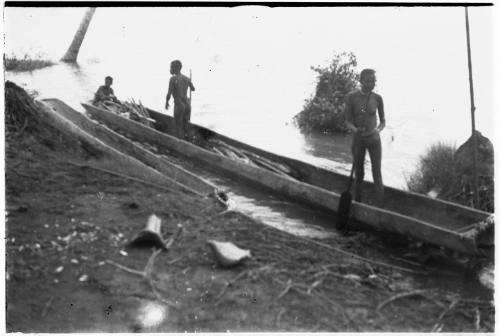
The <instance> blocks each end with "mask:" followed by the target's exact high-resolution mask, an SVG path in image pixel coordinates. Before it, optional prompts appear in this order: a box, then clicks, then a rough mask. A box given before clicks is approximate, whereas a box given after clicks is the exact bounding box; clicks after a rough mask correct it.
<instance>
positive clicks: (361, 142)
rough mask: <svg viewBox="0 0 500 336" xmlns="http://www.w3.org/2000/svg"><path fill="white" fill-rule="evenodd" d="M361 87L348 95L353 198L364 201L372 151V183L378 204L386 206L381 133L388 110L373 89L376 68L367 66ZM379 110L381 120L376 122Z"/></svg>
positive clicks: (347, 116)
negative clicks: (353, 183)
mask: <svg viewBox="0 0 500 336" xmlns="http://www.w3.org/2000/svg"><path fill="white" fill-rule="evenodd" d="M359 81H360V83H361V89H360V90H355V91H353V92H351V93H349V94H348V95H347V96H346V105H345V109H344V114H345V118H346V126H347V128H349V130H351V131H352V132H353V133H354V135H353V141H352V155H353V162H354V163H353V165H354V172H355V190H354V200H356V201H357V202H360V201H361V192H362V184H363V179H364V175H365V168H364V165H365V154H366V151H368V153H369V154H370V160H371V163H372V175H373V182H374V184H375V192H376V196H377V203H378V204H377V205H378V206H383V199H384V185H383V182H382V171H381V170H382V169H381V166H382V143H381V141H380V134H379V133H380V132H381V131H382V130H383V129H384V127H385V112H384V102H383V100H382V96H380V95H379V94H377V93H375V92H373V89H374V88H375V82H376V78H375V71H374V70H372V69H364V70H363V71H361V74H360V76H359ZM377 112H378V119H379V121H380V123H379V124H378V125H377Z"/></svg>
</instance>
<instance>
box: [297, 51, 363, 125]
mask: <svg viewBox="0 0 500 336" xmlns="http://www.w3.org/2000/svg"><path fill="white" fill-rule="evenodd" d="M357 65H358V62H357V59H356V55H354V54H353V53H352V52H344V53H339V54H334V55H333V57H332V61H331V63H330V65H328V66H326V67H320V66H317V67H314V66H312V67H311V70H313V71H314V72H316V73H317V84H316V92H315V93H314V96H313V97H312V98H309V99H307V100H306V101H305V104H304V107H303V109H302V111H301V112H300V113H299V114H297V115H295V116H294V117H293V122H294V124H295V125H296V126H297V127H298V128H299V129H300V131H301V132H302V133H305V134H310V133H347V127H346V126H345V118H344V98H345V96H346V95H347V94H348V93H349V92H350V91H352V90H354V89H355V88H356V85H357V83H358V80H359V74H358V73H357V72H356V71H355V67H356V66H357Z"/></svg>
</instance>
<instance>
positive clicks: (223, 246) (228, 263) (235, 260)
mask: <svg viewBox="0 0 500 336" xmlns="http://www.w3.org/2000/svg"><path fill="white" fill-rule="evenodd" d="M207 244H208V246H210V248H211V250H212V252H213V253H214V255H215V257H216V259H217V262H218V263H219V265H221V266H222V267H232V266H236V265H239V264H241V263H242V262H243V261H245V260H246V259H248V258H250V257H251V254H250V250H244V249H241V248H239V247H238V246H236V245H234V244H233V243H231V242H219V241H216V240H209V241H207Z"/></svg>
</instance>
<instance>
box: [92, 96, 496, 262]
mask: <svg viewBox="0 0 500 336" xmlns="http://www.w3.org/2000/svg"><path fill="white" fill-rule="evenodd" d="M83 106H84V107H85V109H86V111H87V113H88V114H89V115H90V116H91V117H92V118H94V119H97V120H99V121H101V122H103V123H104V124H106V125H107V126H108V127H110V128H112V129H115V130H117V131H118V132H122V133H126V134H127V136H128V137H131V138H132V139H133V140H135V141H139V142H144V143H149V144H153V145H155V146H160V147H161V146H163V147H164V148H168V150H170V151H171V152H175V154H176V155H179V156H181V157H184V158H186V159H189V160H192V161H194V162H197V163H199V164H200V165H202V166H203V167H205V168H211V169H213V170H215V171H217V172H218V173H220V172H224V173H226V174H231V175H232V176H236V177H238V178H241V179H244V180H246V181H250V182H252V183H254V184H255V185H259V186H261V187H265V188H268V189H269V190H271V191H272V192H275V193H278V194H281V195H285V196H287V197H290V198H292V199H295V200H298V201H300V202H305V203H308V204H310V205H313V206H316V207H320V208H322V209H325V210H327V211H330V212H333V213H335V212H336V211H337V208H338V204H339V201H340V195H339V191H341V190H342V189H343V188H345V185H346V182H347V181H346V179H347V178H348V177H346V176H343V175H340V174H336V173H333V172H330V171H327V170H323V169H320V168H318V167H314V166H311V165H308V164H306V163H303V162H300V161H297V160H293V159H288V158H283V157H281V156H277V155H275V154H271V153H267V152H265V151H262V150H259V149H255V148H253V147H251V146H248V145H245V144H242V143H239V142H237V141H235V140H233V139H230V138H227V137H224V136H222V135H220V134H217V133H215V132H213V131H211V130H208V129H206V128H203V127H200V126H196V125H192V124H191V127H190V128H189V132H190V135H191V136H192V137H194V138H195V142H202V141H208V140H209V139H210V138H212V139H213V138H217V139H220V140H222V141H226V142H229V143H230V145H232V146H238V148H241V149H243V150H247V151H254V153H256V154H257V155H259V156H263V157H265V158H266V159H269V160H275V161H277V162H278V163H282V164H284V165H287V166H289V167H291V170H292V171H293V174H295V175H298V176H300V177H301V179H302V181H300V180H298V179H296V178H294V177H292V176H286V175H283V174H278V173H276V172H273V171H269V170H267V169H264V168H262V167H255V166H252V165H249V164H246V163H244V162H241V161H238V160H234V159H231V158H229V157H226V156H223V155H219V154H216V153H214V152H211V151H208V150H206V149H203V148H201V147H199V146H196V145H193V144H192V143H189V142H187V141H183V140H180V139H177V138H175V137H173V136H171V135H170V134H169V132H171V131H172V124H173V123H172V118H171V117H169V116H166V115H162V114H160V113H158V112H155V111H152V110H149V111H148V112H149V113H150V116H151V117H152V118H153V119H155V120H156V128H157V129H156V130H155V129H151V128H148V127H146V126H144V125H142V124H139V123H137V122H134V121H131V120H128V119H125V118H122V117H120V116H117V115H114V114H113V113H110V112H107V111H104V110H101V109H98V108H95V107H93V106H90V105H86V104H83ZM308 172H310V173H309V175H307V173H308ZM314 174H316V175H314ZM311 175H314V176H311ZM320 177H322V178H325V179H328V180H333V182H332V181H329V183H330V184H329V185H328V189H327V188H322V187H320V186H317V185H314V184H312V183H310V181H311V180H318V179H319V178H320ZM305 181H307V182H305ZM318 184H319V183H318ZM335 185H338V186H339V187H338V188H337V189H335V190H331V189H333V187H332V186H335ZM392 193H394V192H393V191H392V190H390V191H389V195H391V194H392ZM388 197H390V196H388ZM396 197H398V198H400V199H401V200H403V201H404V202H415V200H417V201H418V202H420V203H418V204H416V206H417V207H418V208H420V209H423V208H426V207H427V211H430V210H429V209H439V214H437V213H433V214H431V215H426V216H427V217H429V218H432V217H436V218H437V217H441V218H443V217H442V216H446V215H447V214H448V215H449V216H452V217H453V222H454V223H455V225H456V227H457V228H461V227H464V226H467V225H470V224H471V223H474V222H476V221H481V220H484V219H486V218H487V217H488V215H489V214H488V213H484V212H481V211H476V210H474V209H470V208H467V207H461V206H459V205H455V204H453V203H449V202H442V201H436V200H433V199H427V198H425V197H420V196H419V195H417V194H410V193H406V192H403V191H398V192H397V193H396ZM397 201H398V200H395V201H394V202H397ZM351 216H352V217H353V218H354V219H355V220H357V221H360V222H362V223H364V224H367V225H369V226H370V227H372V228H374V229H376V230H380V231H387V232H394V233H398V234H401V235H404V236H408V237H413V238H416V239H418V240H422V241H424V242H428V243H431V244H435V245H439V246H444V247H447V248H450V249H452V250H456V251H459V252H463V253H468V254H479V253H480V251H479V249H478V246H477V245H476V242H477V241H476V239H475V237H470V236H467V235H463V234H461V233H459V232H457V230H454V228H452V227H449V226H450V225H448V227H447V226H446V225H436V224H433V223H439V221H434V222H432V221H426V220H424V219H420V218H417V217H414V216H411V213H410V214H407V213H404V212H396V211H393V210H392V209H380V208H377V207H375V206H372V205H370V204H365V203H358V202H353V203H352V206H351ZM447 220H448V222H452V221H450V220H449V219H447Z"/></svg>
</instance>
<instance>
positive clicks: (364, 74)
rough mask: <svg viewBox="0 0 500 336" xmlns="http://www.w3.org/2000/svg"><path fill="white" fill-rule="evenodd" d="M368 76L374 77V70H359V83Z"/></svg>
mask: <svg viewBox="0 0 500 336" xmlns="http://www.w3.org/2000/svg"><path fill="white" fill-rule="evenodd" d="M368 75H375V70H373V69H363V70H361V73H360V74H359V81H360V82H361V81H362V80H363V78H365V77H366V76H368Z"/></svg>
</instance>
